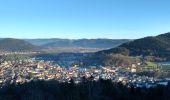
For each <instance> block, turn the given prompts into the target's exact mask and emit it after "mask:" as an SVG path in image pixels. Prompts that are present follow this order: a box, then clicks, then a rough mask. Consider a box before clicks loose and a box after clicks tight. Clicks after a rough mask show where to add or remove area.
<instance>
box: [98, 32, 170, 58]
mask: <svg viewBox="0 0 170 100" xmlns="http://www.w3.org/2000/svg"><path fill="white" fill-rule="evenodd" d="M99 53H105V54H110V53H113V54H114V53H115V54H117V53H120V54H124V55H130V56H139V55H143V56H156V57H163V58H169V57H170V32H169V33H165V34H161V35H158V36H152V37H145V38H141V39H136V40H133V41H130V42H127V43H123V44H122V45H120V46H118V47H117V48H113V49H109V50H105V51H100V52H99Z"/></svg>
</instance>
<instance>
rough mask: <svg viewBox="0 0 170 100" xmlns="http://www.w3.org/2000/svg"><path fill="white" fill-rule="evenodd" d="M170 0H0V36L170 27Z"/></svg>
mask: <svg viewBox="0 0 170 100" xmlns="http://www.w3.org/2000/svg"><path fill="white" fill-rule="evenodd" d="M169 5H170V0H0V37H12V38H71V39H77V38H112V39H120V38H128V39H136V38H140V37H144V36H151V35H152V36H154V35H157V34H161V33H165V32H169V31H170V7H169Z"/></svg>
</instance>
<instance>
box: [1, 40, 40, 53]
mask: <svg viewBox="0 0 170 100" xmlns="http://www.w3.org/2000/svg"><path fill="white" fill-rule="evenodd" d="M37 49H38V47H37V46H34V45H32V44H31V43H29V42H26V41H24V40H20V39H12V38H5V39H1V40H0V50H1V51H28V50H29V51H30V50H37Z"/></svg>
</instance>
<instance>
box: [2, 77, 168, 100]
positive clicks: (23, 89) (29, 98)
mask: <svg viewBox="0 0 170 100" xmlns="http://www.w3.org/2000/svg"><path fill="white" fill-rule="evenodd" d="M0 100H170V84H168V86H166V87H165V86H161V85H160V86H157V87H155V88H149V89H148V88H134V87H133V86H132V87H131V88H128V87H126V86H124V85H122V84H121V83H112V82H111V80H102V79H101V80H99V81H97V82H95V81H89V80H86V79H84V80H83V82H82V83H80V84H75V83H74V81H70V83H59V82H57V81H55V80H51V81H31V82H29V83H24V84H18V85H16V84H10V85H7V86H4V87H3V88H1V89H0Z"/></svg>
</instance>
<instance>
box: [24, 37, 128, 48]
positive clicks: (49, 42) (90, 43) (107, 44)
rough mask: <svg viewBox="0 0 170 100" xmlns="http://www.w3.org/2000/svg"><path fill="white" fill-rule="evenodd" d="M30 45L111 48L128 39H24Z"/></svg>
mask: <svg viewBox="0 0 170 100" xmlns="http://www.w3.org/2000/svg"><path fill="white" fill-rule="evenodd" d="M26 41H28V42H30V43H31V44H34V45H38V46H43V47H47V48H56V47H67V48H70V47H72V48H73V47H75V48H112V47H117V46H119V45H121V44H122V43H125V42H128V41H130V40H128V39H57V38H56V39H26Z"/></svg>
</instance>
